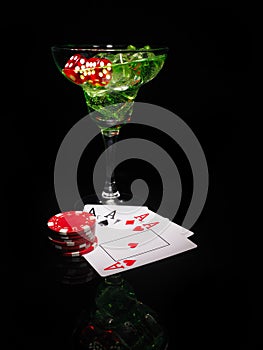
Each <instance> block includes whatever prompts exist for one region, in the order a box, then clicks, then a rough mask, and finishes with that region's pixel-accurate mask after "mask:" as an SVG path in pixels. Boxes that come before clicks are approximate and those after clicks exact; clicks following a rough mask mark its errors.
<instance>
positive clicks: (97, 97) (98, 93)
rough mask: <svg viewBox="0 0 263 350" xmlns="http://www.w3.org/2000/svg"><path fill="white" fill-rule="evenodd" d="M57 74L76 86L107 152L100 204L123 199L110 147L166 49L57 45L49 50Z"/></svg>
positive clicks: (154, 72) (152, 76) (159, 65)
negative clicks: (80, 89)
mask: <svg viewBox="0 0 263 350" xmlns="http://www.w3.org/2000/svg"><path fill="white" fill-rule="evenodd" d="M51 50H52V54H53V58H54V61H55V63H56V65H57V67H58V68H59V70H60V72H61V73H62V74H63V75H64V76H65V77H66V78H67V79H68V80H69V81H71V82H73V83H74V84H76V85H79V86H80V87H81V88H82V90H83V93H84V96H85V100H86V104H87V107H88V111H89V112H94V111H96V113H92V114H91V115H92V119H93V120H94V122H95V123H96V124H97V125H98V127H99V128H100V131H101V135H102V137H103V140H104V144H105V149H106V179H105V184H104V188H103V191H102V194H101V198H99V201H100V202H101V203H111V204H112V203H116V204H118V203H119V202H120V201H122V200H124V198H123V196H122V195H121V194H120V193H119V190H118V187H117V185H116V182H115V177H114V172H113V169H114V156H115V155H114V154H113V150H112V147H110V146H112V145H113V144H114V143H115V142H116V141H117V136H118V134H119V132H120V128H121V125H122V124H124V123H126V122H128V121H129V120H130V118H131V115H132V108H133V102H134V100H135V98H136V96H137V93H138V91H139V88H140V87H141V86H142V85H143V84H145V83H147V82H149V81H150V80H152V79H153V78H154V77H156V75H157V74H158V73H159V71H160V70H161V69H162V67H163V64H164V62H165V59H166V56H167V50H168V49H167V48H159V47H149V46H145V47H143V48H139V49H138V48H135V47H134V46H132V45H130V46H121V45H118V46H113V45H105V46H101V45H57V46H53V47H52V48H51Z"/></svg>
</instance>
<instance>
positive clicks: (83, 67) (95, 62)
mask: <svg viewBox="0 0 263 350" xmlns="http://www.w3.org/2000/svg"><path fill="white" fill-rule="evenodd" d="M63 72H64V74H65V75H66V76H67V77H68V78H69V79H70V80H72V81H73V82H74V83H76V84H83V83H85V82H88V83H90V84H92V85H94V86H105V85H107V84H108V83H109V82H110V80H111V77H112V67H111V62H110V61H109V60H108V59H107V58H96V57H92V58H89V59H86V58H85V57H83V56H82V55H80V54H76V55H73V56H72V57H71V58H70V59H69V60H68V62H67V63H66V65H65V67H64V69H63Z"/></svg>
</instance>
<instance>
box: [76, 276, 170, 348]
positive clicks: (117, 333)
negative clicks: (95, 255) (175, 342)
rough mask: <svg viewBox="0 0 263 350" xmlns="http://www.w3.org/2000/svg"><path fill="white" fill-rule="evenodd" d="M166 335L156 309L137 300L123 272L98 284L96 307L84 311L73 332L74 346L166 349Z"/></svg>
mask: <svg viewBox="0 0 263 350" xmlns="http://www.w3.org/2000/svg"><path fill="white" fill-rule="evenodd" d="M167 346H168V341H167V335H166V332H165V331H164V329H163V328H162V326H161V325H160V323H159V321H158V317H157V315H156V313H155V312H154V311H153V310H152V309H151V308H149V307H148V306H146V305H145V304H143V303H142V302H140V301H139V300H137V298H136V295H135V292H134V291H133V288H132V287H131V286H130V285H129V284H128V283H127V282H126V281H125V280H124V279H123V278H121V277H120V275H115V276H110V277H109V278H105V279H104V280H103V281H102V283H101V284H100V285H99V286H98V289H97V293H96V297H95V307H94V308H93V309H92V310H91V311H89V312H88V313H85V314H83V317H82V318H81V320H80V322H79V324H78V325H77V327H76V329H75V330H74V333H73V349H74V350H84V349H87V350H88V349H119V350H128V349H130V350H141V349H144V350H150V349H151V350H152V349H155V350H165V349H166V348H167Z"/></svg>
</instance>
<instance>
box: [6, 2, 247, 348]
mask: <svg viewBox="0 0 263 350" xmlns="http://www.w3.org/2000/svg"><path fill="white" fill-rule="evenodd" d="M166 10H167V11H168V9H166ZM93 11H95V10H93ZM162 11H164V9H163V10H162ZM169 16H171V14H170V15H169V11H168V12H165V14H164V16H163V17H162V20H160V16H159V14H158V13H157V12H156V13H155V14H153V15H152V17H151V16H150V15H149V18H148V20H147V21H141V22H140V26H137V27H136V28H137V29H134V28H133V24H131V26H130V27H129V28H128V29H127V30H126V31H125V33H124V31H121V30H120V26H119V25H117V24H116V23H115V24H114V23H113V24H112V31H107V33H105V31H104V30H102V24H101V27H100V30H99V29H97V31H96V33H95V32H90V30H91V28H92V25H95V22H96V21H95V19H93V20H94V21H95V22H94V23H93V22H92V18H90V19H89V20H90V21H91V22H89V24H88V26H85V25H84V23H82V24H81V25H80V26H79V27H76V26H74V25H72V24H71V23H70V21H69V22H68V21H66V20H65V22H63V20H61V24H59V22H58V21H57V17H54V18H53V17H51V19H50V22H49V24H48V25H47V23H46V22H45V23H44V22H41V21H40V20H38V21H36V20H34V19H32V18H30V19H31V21H28V24H26V25H24V26H22V27H21V26H20V27H19V26H18V27H15V26H14V27H15V28H17V35H21V36H22V37H23V38H27V39H26V42H27V46H26V48H25V50H24V47H23V41H22V40H21V41H20V43H21V44H20V45H21V50H18V51H17V54H18V55H22V56H23V61H24V62H23V67H22V68H21V69H22V72H23V73H22V74H23V77H22V95H21V92H20V91H19V90H17V89H14V90H13V91H14V95H13V97H12V101H13V102H12V103H13V104H12V103H10V108H9V110H8V120H9V121H10V122H11V123H10V134H11V135H12V142H11V145H10V147H8V149H9V152H8V157H7V160H6V161H5V169H6V170H7V171H6V173H7V179H6V180H5V182H4V183H3V191H4V194H5V200H4V204H5V214H6V215H7V218H8V219H6V216H5V218H4V229H3V232H2V234H3V240H2V244H3V251H4V253H6V256H5V254H4V256H5V258H4V261H3V262H2V271H3V274H4V281H5V282H4V288H3V289H4V295H5V297H4V299H3V304H4V305H3V308H4V309H5V311H6V316H5V320H6V322H5V326H6V328H7V331H6V332H5V334H7V335H8V344H9V345H10V346H8V347H7V348H12V349H20V348H25V349H36V348H39V346H40V345H41V346H42V348H46V349H64V350H67V349H71V340H72V339H71V337H72V332H73V330H74V327H75V326H76V323H77V322H78V319H79V317H80V314H81V313H82V311H83V309H84V310H85V309H86V308H87V309H88V308H89V307H90V306H91V305H92V303H93V302H94V295H95V293H96V290H97V286H98V284H99V283H100V282H101V277H100V276H99V275H98V274H97V273H96V272H94V271H93V270H92V269H89V268H87V266H86V264H85V261H83V265H81V266H82V267H80V269H83V270H82V271H79V270H78V269H77V268H75V267H74V265H73V266H71V265H70V264H69V263H68V262H65V261H64V260H63V259H61V258H59V256H58V254H56V252H55V251H54V250H53V249H52V247H51V246H50V242H49V241H48V239H47V235H48V232H49V231H48V227H47V220H48V219H49V218H50V217H51V216H53V215H54V214H56V213H58V212H59V211H60V210H59V207H58V205H57V202H56V197H55V193H54V187H53V167H54V164H55V160H56V154H57V151H58V148H59V146H60V143H61V142H62V140H63V138H64V136H65V135H66V133H67V132H68V130H69V129H70V128H71V127H72V126H73V125H74V124H75V123H76V122H77V121H78V120H79V119H80V118H82V117H83V116H84V115H86V114H87V111H86V105H85V101H84V97H83V96H82V91H81V89H78V87H76V86H74V85H73V84H70V83H69V82H68V81H66V79H65V78H64V77H63V76H62V75H61V74H60V73H59V72H58V70H57V68H56V67H55V64H54V62H53V60H52V57H51V53H50V47H51V46H52V45H53V44H54V43H57V42H60V41H62V42H63V41H64V42H67V41H71V42H72V41H75V39H76V38H78V39H80V41H81V40H82V39H83V40H85V41H86V40H89V38H90V37H91V36H92V43H93V42H95V41H96V42H102V41H103V42H105V40H109V41H112V38H114V39H113V40H114V41H115V42H118V41H119V42H123V41H125V42H126V41H127V40H128V42H127V44H133V43H134V42H136V41H137V40H136V39H137V38H138V36H140V39H141V41H142V42H143V43H145V44H147V43H148V41H153V40H152V38H153V37H156V38H158V39H160V40H158V41H163V42H164V44H165V45H167V46H168V47H169V48H170V51H169V56H168V59H167V62H166V64H165V66H164V68H163V71H162V72H161V73H160V74H159V76H158V77H156V78H155V79H154V80H153V81H152V82H150V83H148V84H147V85H145V86H144V87H143V88H142V89H141V91H140V92H139V95H138V99H137V101H140V102H148V103H154V104H156V105H158V106H162V107H164V108H167V109H169V110H171V111H172V112H174V113H176V114H177V115H179V116H180V117H181V118H182V119H183V120H184V121H185V122H186V123H187V124H188V126H190V128H191V129H192V130H193V132H194V133H195V135H196V136H197V137H198V140H199V142H200V144H201V145H202V147H203V149H204V152H205V155H206V158H207V163H208V168H209V176H210V183H209V193H208V198H207V201H206V204H205V207H204V210H203V212H202V214H201V216H200V217H199V219H198V221H197V222H196V223H195V225H194V226H193V227H192V231H194V235H193V236H192V237H191V239H192V240H193V241H194V242H195V243H196V244H197V245H198V247H197V248H196V249H194V250H192V251H189V252H186V253H182V254H180V255H177V256H174V257H171V258H168V259H165V260H162V261H160V262H157V263H153V264H150V265H146V266H144V267H141V268H138V269H133V270H130V271H128V272H125V273H123V277H124V278H125V279H126V280H127V281H128V282H129V283H130V284H131V285H132V287H133V288H134V290H135V292H136V295H137V297H138V299H140V300H141V301H142V302H143V303H145V304H146V305H149V306H150V307H151V308H152V309H153V310H155V312H156V313H157V314H158V315H159V317H160V321H161V323H162V325H163V326H164V327H165V329H166V330H167V332H168V334H169V338H170V345H169V350H175V349H188V348H190V347H191V348H193V347H199V348H203V347H205V348H210V349H216V348H221V349H223V348H226V346H227V345H230V346H232V347H233V348H238V347H239V346H240V345H242V344H243V345H244V344H245V343H246V341H247V339H246V332H245V331H244V330H246V329H247V318H246V309H247V298H246V292H247V287H248V285H247V280H246V273H244V271H245V267H244V262H243V256H242V254H241V251H242V250H241V243H242V239H241V237H240V232H241V231H240V230H239V229H238V226H239V225H238V222H240V220H241V218H240V217H239V215H238V213H239V210H240V208H241V205H242V204H241V201H240V199H241V196H240V188H241V183H242V180H241V177H242V172H241V169H242V167H241V159H242V158H241V154H242V149H243V148H244V144H243V137H242V136H241V130H242V126H243V125H244V121H245V120H246V113H245V108H246V106H245V104H246V102H247V100H246V99H245V95H244V84H245V81H246V80H247V79H248V76H249V69H250V68H249V66H248V53H247V51H246V50H244V45H248V46H249V40H248V36H249V26H248V21H247V20H246V19H247V17H246V16H245V12H243V10H242V9H240V8H235V7H234V6H233V7H231V6H226V7H224V6H222V7H218V8H217V7H216V6H215V7H213V6H210V7H200V8H198V9H197V10H196V9H187V10H186V9H184V10H182V9H179V8H178V11H177V12H176V13H175V14H174V16H175V17H173V16H171V18H170V17H169ZM120 18H122V17H120ZM160 21H161V23H160ZM124 22H125V21H124ZM124 22H123V25H124ZM29 23H30V24H29ZM92 23H93V24H92ZM125 23H127V22H125ZM97 24H98V22H96V25H97ZM65 28H66V29H65ZM77 28H78V30H77ZM86 28H88V29H87V30H88V32H85V30H86ZM97 28H98V27H97ZM19 30H20V31H21V33H19ZM87 33H88V34H87ZM28 44H30V47H31V48H28ZM25 52H26V54H25ZM20 99H21V105H20V106H21V107H22V109H21V108H19V112H18V113H16V112H14V109H13V106H14V105H15V104H16V103H17V101H20ZM8 124H9V123H8ZM120 137H121V138H123V139H125V138H126V137H145V138H148V139H150V140H153V141H154V140H157V139H158V142H160V143H161V145H162V147H163V148H164V149H166V150H167V152H169V153H170V154H171V156H172V157H173V159H174V161H175V162H176V164H177V167H178V169H179V171H180V175H181V179H182V182H183V200H182V203H181V206H180V208H179V211H178V213H177V216H176V218H175V221H176V222H177V223H179V224H180V223H181V222H182V220H183V218H184V215H185V213H186V211H187V208H188V205H189V201H190V199H191V189H192V182H191V169H190V168H189V164H188V163H187V160H186V159H185V157H184V154H183V153H182V151H181V150H180V148H179V147H178V145H176V144H175V143H174V142H173V141H172V140H167V139H166V138H165V135H161V134H160V133H159V131H158V130H155V131H152V130H147V128H141V127H138V126H136V125H126V126H125V127H123V130H122V132H121V136H120ZM91 146H92V147H93V151H92V152H91V153H89V166H90V168H89V169H87V167H86V163H85V159H83V162H82V163H81V164H80V165H79V188H80V192H81V193H82V195H83V196H84V195H86V194H87V192H89V191H90V190H91V187H90V188H88V187H89V186H87V183H88V182H89V183H90V181H91V179H92V169H93V166H94V164H95V162H96V159H97V157H98V156H99V155H100V152H101V151H102V150H103V144H102V142H101V139H100V138H99V137H98V138H96V139H95V140H94V141H93V142H92V145H91ZM91 154H92V157H90V156H91ZM86 171H88V173H86ZM140 177H142V178H144V179H145V180H146V181H147V182H148V183H149V186H150V195H151V201H152V203H153V204H157V205H158V201H159V198H160V195H161V191H160V179H159V177H158V174H157V173H156V172H155V170H154V169H152V168H151V167H150V165H147V164H143V163H142V162H141V161H137V163H136V161H131V162H130V163H129V162H126V163H125V164H124V165H123V166H120V168H119V169H118V172H117V180H118V181H120V183H121V184H122V186H123V187H125V186H124V182H123V180H124V179H125V181H126V183H128V182H129V181H131V180H132V179H133V178H140ZM80 264H81V263H80ZM82 272H83V274H84V278H83V279H84V283H76V281H77V277H76V274H81V273H82ZM85 274H86V275H85ZM70 276H71V277H72V276H73V277H72V278H70ZM80 280H81V278H80ZM70 281H71V282H72V283H70Z"/></svg>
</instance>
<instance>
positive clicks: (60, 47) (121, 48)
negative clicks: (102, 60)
mask: <svg viewBox="0 0 263 350" xmlns="http://www.w3.org/2000/svg"><path fill="white" fill-rule="evenodd" d="M128 46H129V45H124V44H98V45H97V44H94V45H93V44H55V45H53V46H51V50H52V51H82V52H85V51H88V52H90V51H91V52H136V51H140V52H167V51H168V50H169V48H168V47H167V46H161V45H160V46H158V45H147V46H149V48H145V47H143V46H140V45H138V44H137V46H136V48H135V49H131V48H128Z"/></svg>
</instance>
